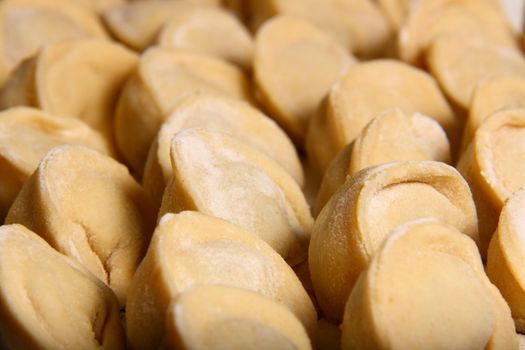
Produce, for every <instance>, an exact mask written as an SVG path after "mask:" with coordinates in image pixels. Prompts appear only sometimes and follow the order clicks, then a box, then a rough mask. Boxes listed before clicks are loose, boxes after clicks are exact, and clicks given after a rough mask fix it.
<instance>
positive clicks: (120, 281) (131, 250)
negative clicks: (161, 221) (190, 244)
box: [6, 145, 155, 305]
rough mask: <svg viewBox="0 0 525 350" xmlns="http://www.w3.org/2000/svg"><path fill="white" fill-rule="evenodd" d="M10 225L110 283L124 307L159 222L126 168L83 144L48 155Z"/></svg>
mask: <svg viewBox="0 0 525 350" xmlns="http://www.w3.org/2000/svg"><path fill="white" fill-rule="evenodd" d="M6 223H8V224H10V223H19V224H22V225H24V226H26V227H28V228H29V229H31V230H33V231H34V232H36V233H37V234H39V235H40V236H41V237H42V238H44V239H45V240H46V241H47V242H48V243H49V244H50V245H51V246H52V247H53V248H55V249H56V250H58V251H59V252H61V253H63V254H65V255H68V256H70V257H71V258H73V259H75V260H77V261H78V262H79V263H81V264H82V265H84V266H85V267H86V268H87V269H88V270H89V271H90V272H91V273H93V274H94V275H95V276H96V277H98V278H99V279H100V280H102V281H103V282H105V283H106V284H108V285H109V287H110V288H111V289H112V290H113V291H114V292H115V294H116V295H117V297H118V299H119V301H120V303H121V305H124V304H125V301H126V295H127V291H128V286H129V284H130V283H131V278H132V277H133V275H134V273H135V270H136V269H137V267H138V265H139V263H140V261H141V259H142V257H143V256H144V254H145V253H146V249H147V246H148V243H149V239H150V235H151V232H152V231H153V226H154V224H155V217H154V214H153V212H152V210H151V208H150V206H149V203H148V199H147V196H146V194H145V193H144V191H143V189H142V188H141V187H140V185H139V184H137V183H136V182H135V180H134V179H133V178H132V177H131V175H130V174H129V172H128V170H127V168H126V167H125V166H124V165H122V164H120V163H118V162H117V161H115V160H114V159H112V158H109V157H108V156H105V155H103V154H102V153H99V152H97V151H95V150H92V149H89V148H87V147H83V146H71V145H67V146H58V147H55V148H53V149H52V150H51V151H49V152H48V153H47V154H46V156H45V157H44V158H43V159H42V161H41V162H40V165H39V166H38V169H37V171H36V172H35V173H34V174H33V175H32V176H31V177H30V178H29V179H28V180H27V181H26V183H25V184H24V187H23V188H22V190H21V191H20V193H19V194H18V196H17V198H16V200H15V202H14V203H13V206H12V207H11V209H10V210H9V213H8V215H7V218H6Z"/></svg>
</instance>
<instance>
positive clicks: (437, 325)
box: [342, 220, 518, 349]
mask: <svg viewBox="0 0 525 350" xmlns="http://www.w3.org/2000/svg"><path fill="white" fill-rule="evenodd" d="M500 299H501V295H499V292H497V289H495V288H494V286H493V285H492V284H490V282H489V281H488V279H487V277H486V275H485V274H484V272H483V265H482V264H481V259H480V256H479V253H478V251H477V248H476V245H475V244H474V243H473V242H472V240H470V239H469V238H468V237H466V236H465V235H462V234H461V233H460V232H459V231H458V230H456V229H455V228H453V227H450V226H448V225H443V224H442V223H440V222H438V221H435V220H419V221H414V222H410V223H407V224H405V225H402V226H400V227H398V228H397V229H395V230H394V232H393V233H392V234H391V235H390V237H389V238H388V239H387V240H386V241H385V242H384V244H383V245H382V246H381V248H380V250H379V251H378V253H377V255H375V257H374V259H373V260H372V262H371V264H370V265H369V267H368V269H367V270H366V271H365V272H364V273H363V274H362V275H361V277H360V278H359V281H358V283H357V285H356V287H355V289H354V291H353V292H352V295H351V296H350V299H349V300H348V303H347V304H346V308H345V318H344V321H343V326H342V331H343V336H342V343H343V349H354V348H359V349H418V348H422V347H425V348H429V349H517V348H518V342H517V337H516V334H515V330H514V327H513V324H512V321H511V319H510V317H509V316H510V314H509V310H508V307H507V306H506V304H505V303H504V302H503V304H501V303H500ZM407 309H410V310H411V311H410V312H407ZM429 315H431V316H430V317H429ZM400 320H402V322H400ZM509 321H510V322H509Z"/></svg>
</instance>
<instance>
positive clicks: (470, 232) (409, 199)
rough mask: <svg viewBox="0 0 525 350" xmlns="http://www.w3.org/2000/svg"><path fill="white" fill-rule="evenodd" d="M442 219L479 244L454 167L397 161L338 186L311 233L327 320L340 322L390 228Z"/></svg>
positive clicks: (314, 272)
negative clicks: (365, 270) (362, 274)
mask: <svg viewBox="0 0 525 350" xmlns="http://www.w3.org/2000/svg"><path fill="white" fill-rule="evenodd" d="M427 217H430V218H438V219H440V220H443V221H444V222H446V223H449V224H450V225H452V226H454V227H456V228H457V229H458V230H460V231H461V232H463V233H464V234H465V235H467V236H469V237H470V238H472V239H473V240H475V241H477V240H478V227H477V217H476V208H475V206H474V202H473V200H472V195H471V192H470V189H469V187H468V185H467V183H466V182H465V180H463V178H462V177H461V175H460V174H459V173H458V172H457V171H456V170H455V169H454V168H452V167H451V166H448V165H446V164H444V163H440V162H435V161H405V162H392V163H387V164H383V165H378V166H376V167H371V168H367V169H364V170H362V171H361V172H358V173H357V174H355V175H354V176H353V177H350V178H348V179H347V181H346V182H345V183H344V184H343V185H342V186H341V187H340V188H339V190H338V191H337V192H336V193H335V194H334V195H333V196H332V198H331V199H330V200H329V201H328V203H327V204H326V206H325V207H324V208H323V210H322V211H321V213H320V214H319V216H318V217H317V220H316V221H315V224H314V227H313V229H312V236H311V240H310V247H309V255H308V262H309V265H310V274H311V277H312V282H313V285H314V290H315V295H316V297H317V300H318V301H319V305H320V306H321V308H322V310H323V311H324V314H325V315H326V317H328V318H329V319H331V320H334V321H340V320H341V318H342V316H343V309H344V304H345V302H346V299H347V298H348V296H349V295H350V292H351V291H352V288H353V287H354V284H355V282H356V280H357V278H358V277H359V274H360V273H361V272H362V271H363V270H364V269H365V268H366V267H367V266H368V264H369V263H370V261H371V259H372V257H373V256H374V254H375V253H376V252H377V250H378V249H379V247H380V246H381V244H382V242H383V241H384V239H385V238H387V237H388V235H389V234H390V230H391V229H393V228H394V227H396V226H398V225H400V224H403V223H405V222H408V221H411V220H415V219H419V218H427Z"/></svg>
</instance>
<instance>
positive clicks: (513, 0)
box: [500, 0, 525, 33]
mask: <svg viewBox="0 0 525 350" xmlns="http://www.w3.org/2000/svg"><path fill="white" fill-rule="evenodd" d="M500 1H501V3H502V5H503V8H504V10H505V14H506V15H507V18H508V19H509V21H510V23H512V26H513V27H514V29H515V30H516V31H517V32H518V33H521V32H522V31H523V17H524V14H525V13H524V12H525V0H500Z"/></svg>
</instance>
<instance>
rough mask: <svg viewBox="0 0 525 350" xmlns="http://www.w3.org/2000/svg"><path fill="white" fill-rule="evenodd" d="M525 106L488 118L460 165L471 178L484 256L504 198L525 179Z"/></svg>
mask: <svg viewBox="0 0 525 350" xmlns="http://www.w3.org/2000/svg"><path fill="white" fill-rule="evenodd" d="M524 140H525V109H524V108H508V109H504V110H501V111H498V112H496V113H494V114H492V115H491V116H490V117H488V118H486V119H485V120H484V121H483V122H482V124H481V125H480V127H479V128H478V130H477V131H476V134H475V136H474V138H473V140H472V142H471V144H470V146H469V147H468V148H467V150H466V151H465V152H464V153H463V155H462V156H461V158H460V160H459V162H458V165H457V168H458V170H459V171H460V172H461V174H462V175H463V176H464V177H465V179H466V180H467V181H468V183H469V185H470V187H471V189H472V194H473V195H474V200H475V202H476V207H477V211H478V218H479V230H480V249H481V254H482V255H483V256H485V254H486V252H487V247H488V245H489V242H490V238H491V237H492V234H493V233H494V230H495V229H496V225H497V222H498V217H499V214H500V211H501V209H502V207H503V203H504V202H505V200H506V199H507V198H508V197H509V196H510V195H512V193H513V192H515V191H517V190H518V189H520V188H521V187H522V186H523V185H524V184H525V181H524V179H523V173H524V171H525V142H524Z"/></svg>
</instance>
